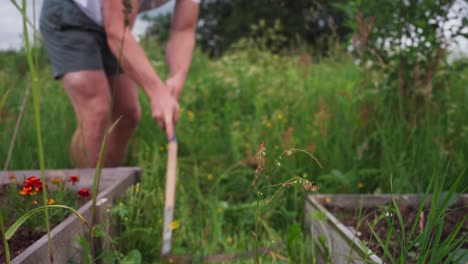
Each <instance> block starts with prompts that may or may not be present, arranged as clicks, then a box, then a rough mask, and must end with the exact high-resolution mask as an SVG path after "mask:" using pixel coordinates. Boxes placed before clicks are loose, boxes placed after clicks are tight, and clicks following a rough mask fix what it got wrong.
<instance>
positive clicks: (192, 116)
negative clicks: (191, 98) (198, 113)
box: [187, 110, 195, 122]
mask: <svg viewBox="0 0 468 264" xmlns="http://www.w3.org/2000/svg"><path fill="white" fill-rule="evenodd" d="M187 116H188V119H189V121H190V122H192V121H193V119H194V118H195V113H193V111H190V110H188V111H187Z"/></svg>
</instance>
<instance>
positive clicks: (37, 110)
mask: <svg viewBox="0 0 468 264" xmlns="http://www.w3.org/2000/svg"><path fill="white" fill-rule="evenodd" d="M22 5H23V6H22V8H21V14H22V17H23V38H24V47H25V50H26V57H27V60H28V66H29V71H30V73H31V79H32V85H31V86H32V90H33V93H32V94H33V105H34V121H35V125H36V136H37V144H38V154H39V167H40V170H41V179H42V190H43V191H42V200H43V203H44V205H47V185H46V178H45V162H44V146H43V144H42V130H41V107H40V91H39V79H38V77H37V72H36V67H35V65H34V61H33V54H32V50H31V45H30V43H29V35H28V23H27V22H28V21H27V13H26V0H22ZM44 218H45V219H44V220H45V224H46V229H47V245H48V249H49V257H50V262H51V263H53V262H54V258H53V252H52V240H51V236H50V221H49V210H48V209H47V208H46V209H45V210H44Z"/></svg>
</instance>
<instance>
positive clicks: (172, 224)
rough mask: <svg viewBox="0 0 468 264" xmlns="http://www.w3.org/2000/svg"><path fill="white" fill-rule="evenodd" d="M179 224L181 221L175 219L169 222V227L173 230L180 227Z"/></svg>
mask: <svg viewBox="0 0 468 264" xmlns="http://www.w3.org/2000/svg"><path fill="white" fill-rule="evenodd" d="M179 226H180V221H178V220H174V221H172V222H171V223H170V224H169V228H170V229H172V230H174V229H177V228H179Z"/></svg>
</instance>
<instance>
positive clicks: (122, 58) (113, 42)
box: [107, 28, 164, 98]
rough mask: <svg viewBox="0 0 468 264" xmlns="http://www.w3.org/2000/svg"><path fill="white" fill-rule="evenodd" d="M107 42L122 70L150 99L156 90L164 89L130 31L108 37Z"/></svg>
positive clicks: (126, 30)
mask: <svg viewBox="0 0 468 264" xmlns="http://www.w3.org/2000/svg"><path fill="white" fill-rule="evenodd" d="M107 41H108V44H109V47H110V49H111V51H112V53H113V54H114V55H115V57H116V58H117V59H118V60H119V62H120V65H121V66H122V68H123V70H124V71H125V72H126V73H128V74H129V76H130V78H132V79H133V80H134V81H135V82H137V83H138V84H139V85H140V86H141V87H142V88H143V90H144V91H145V93H146V94H147V95H148V96H149V97H150V98H153V97H154V94H155V92H156V89H157V88H159V87H164V84H163V82H162V80H161V79H160V77H159V76H158V75H157V73H156V72H155V71H154V69H153V67H152V65H151V63H150V62H149V60H148V58H147V57H146V54H145V52H144V50H143V49H142V48H141V46H140V45H139V44H138V42H137V41H136V39H135V38H134V37H133V35H132V34H131V32H130V29H128V28H127V29H125V32H122V34H110V35H108V40H107Z"/></svg>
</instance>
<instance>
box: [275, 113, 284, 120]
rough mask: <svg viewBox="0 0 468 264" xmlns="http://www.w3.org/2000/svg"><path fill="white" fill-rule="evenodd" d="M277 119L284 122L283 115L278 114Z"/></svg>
mask: <svg viewBox="0 0 468 264" xmlns="http://www.w3.org/2000/svg"><path fill="white" fill-rule="evenodd" d="M276 117H277V118H278V120H283V118H284V116H283V114H278V115H277V116H276Z"/></svg>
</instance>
